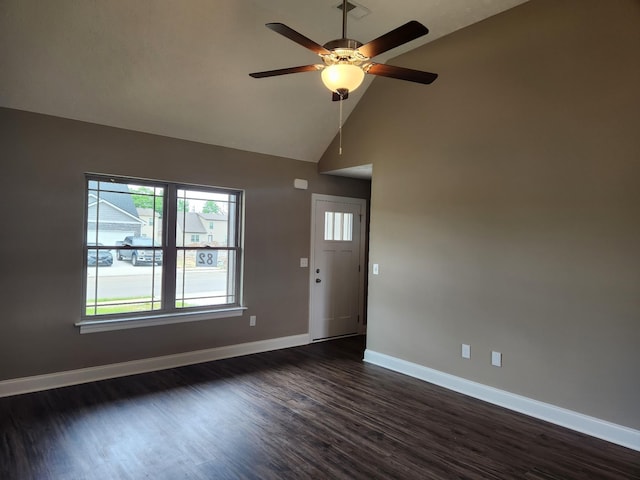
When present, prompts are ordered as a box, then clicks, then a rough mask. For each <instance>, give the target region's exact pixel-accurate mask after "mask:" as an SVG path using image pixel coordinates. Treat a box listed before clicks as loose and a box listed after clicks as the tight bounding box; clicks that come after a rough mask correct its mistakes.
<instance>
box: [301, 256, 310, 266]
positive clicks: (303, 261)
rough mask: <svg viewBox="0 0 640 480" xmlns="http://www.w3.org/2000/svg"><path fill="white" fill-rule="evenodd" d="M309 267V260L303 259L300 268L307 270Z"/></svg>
mask: <svg viewBox="0 0 640 480" xmlns="http://www.w3.org/2000/svg"><path fill="white" fill-rule="evenodd" d="M308 266H309V259H308V258H301V259H300V267H301V268H307V267H308Z"/></svg>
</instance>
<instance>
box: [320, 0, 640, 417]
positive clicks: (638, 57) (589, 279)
mask: <svg viewBox="0 0 640 480" xmlns="http://www.w3.org/2000/svg"><path fill="white" fill-rule="evenodd" d="M389 63H393V64H397V65H402V66H406V67H410V68H417V69H424V70H430V71H434V72H437V73H439V74H440V78H439V79H438V80H437V81H436V82H435V83H434V84H433V85H431V86H422V85H414V84H410V83H406V82H401V81H397V80H390V79H385V78H379V79H376V80H375V82H374V83H373V85H372V87H371V88H370V90H369V91H368V92H367V93H366V95H365V98H364V99H363V101H362V103H361V104H360V105H359V106H358V107H357V109H356V110H355V112H354V113H353V114H352V115H351V117H350V118H349V121H348V122H347V124H346V126H345V128H344V135H345V136H344V152H345V153H344V154H343V157H342V158H339V157H338V156H337V155H336V154H335V151H336V148H335V142H334V145H333V146H331V147H330V148H329V149H328V150H327V153H326V154H325V157H324V158H323V159H322V160H321V162H320V166H321V170H322V171H328V170H333V169H336V168H339V167H341V166H353V165H359V164H367V163H373V184H372V205H371V236H370V262H372V263H379V264H380V275H379V276H370V277H369V280H370V283H369V304H368V308H369V318H368V339H367V342H368V348H370V349H372V350H374V351H377V352H381V353H385V354H388V355H392V356H395V357H398V358H401V359H405V360H408V361H411V362H415V363H418V364H420V365H425V366H428V367H431V368H434V369H437V370H440V371H443V372H447V373H450V374H453V375H457V376H460V377H464V378H467V379H470V380H473V381H476V382H480V383H482V384H486V385H490V386H494V387H497V388H500V389H504V390H507V391H510V392H514V393H516V394H520V395H524V396H527V397H530V398H533V399H537V400H540V401H544V402H548V403H551V404H555V405H558V406H561V407H565V408H568V409H571V410H574V411H578V412H581V413H584V414H587V415H591V416H595V417H598V418H601V419H604V420H608V421H611V422H615V423H618V424H622V425H626V426H629V427H632V428H636V429H637V428H640V408H639V406H640V2H638V1H632V0H615V1H612V2H604V1H601V0H573V1H569V0H565V1H561V2H559V1H557V0H531V1H530V2H528V3H526V4H524V5H522V6H520V7H517V8H515V9H513V10H510V11H508V12H505V13H504V14H502V15H499V16H497V17H494V18H491V19H489V20H487V21H485V22H482V23H480V24H477V25H475V26H472V27H470V28H467V29H465V30H462V31H459V32H457V33H454V34H452V35H450V36H448V37H445V38H442V39H440V40H438V41H436V42H434V43H432V44H429V45H426V46H424V47H422V48H420V49H418V50H416V51H414V52H410V53H408V54H406V55H404V56H401V57H400V58H397V59H395V60H393V61H392V62H389ZM462 343H469V344H471V351H472V358H471V360H463V359H462V358H461V357H460V345H461V344H462ZM491 350H497V351H501V352H502V353H503V361H504V366H503V367H502V368H495V367H491V366H490V352H491Z"/></svg>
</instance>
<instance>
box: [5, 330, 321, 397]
mask: <svg viewBox="0 0 640 480" xmlns="http://www.w3.org/2000/svg"><path fill="white" fill-rule="evenodd" d="M308 343H309V335H308V334H306V333H305V334H303V335H293V336H290V337H280V338H272V339H269V340H261V341H258V342H250V343H241V344H239V345H229V346H225V347H217V348H209V349H206V350H196V351H194V352H185V353H177V354H174V355H165V356H162V357H154V358H145V359H142V360H133V361H130V362H122V363H112V364H109V365H101V366H98V367H89V368H81V369H78V370H68V371H65V372H56V373H50V374H46V375H37V376H33V377H24V378H15V379H11V380H4V381H0V397H8V396H10V395H18V394H21V393H30V392H37V391H41V390H48V389H50V388H58V387H66V386H69V385H77V384H79V383H87V382H94V381H96V380H106V379H108V378H116V377H124V376H127V375H135V374H138V373H146V372H154V371H157V370H165V369H168V368H175V367H183V366H185V365H192V364H195V363H203V362H210V361H213V360H222V359H224V358H232V357H239V356H242V355H250V354H253V353H262V352H268V351H271V350H280V349H282V348H289V347H299V346H301V345H307V344H308Z"/></svg>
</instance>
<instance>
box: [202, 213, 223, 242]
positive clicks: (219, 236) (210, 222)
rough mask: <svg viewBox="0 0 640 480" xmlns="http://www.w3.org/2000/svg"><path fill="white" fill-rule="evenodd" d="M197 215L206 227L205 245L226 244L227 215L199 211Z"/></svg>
mask: <svg viewBox="0 0 640 480" xmlns="http://www.w3.org/2000/svg"><path fill="white" fill-rule="evenodd" d="M198 215H199V216H200V220H201V221H202V223H203V225H204V226H205V228H206V229H207V238H206V243H207V245H211V246H219V245H226V244H227V232H228V228H229V225H228V218H227V216H225V215H220V214H218V213H199V214H198Z"/></svg>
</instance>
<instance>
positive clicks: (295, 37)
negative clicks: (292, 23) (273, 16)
mask: <svg viewBox="0 0 640 480" xmlns="http://www.w3.org/2000/svg"><path fill="white" fill-rule="evenodd" d="M267 28H268V29H270V30H273V31H274V32H276V33H279V34H280V35H283V36H285V37H287V38H288V39H289V40H292V41H294V42H296V43H297V44H298V45H302V46H303V47H304V48H308V49H309V50H311V51H312V52H314V53H317V54H318V55H329V54H330V53H331V52H330V51H329V50H327V49H326V48H324V47H323V46H322V45H319V44H317V43H316V42H314V41H313V40H311V39H309V38H307V37H305V36H304V35H302V34H301V33H298V32H296V31H295V30H294V29H293V28H291V27H287V26H286V25H285V24H284V23H267Z"/></svg>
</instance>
